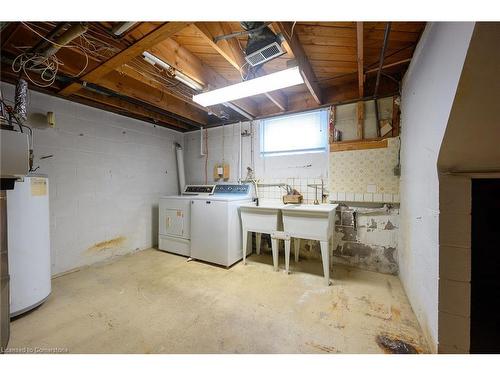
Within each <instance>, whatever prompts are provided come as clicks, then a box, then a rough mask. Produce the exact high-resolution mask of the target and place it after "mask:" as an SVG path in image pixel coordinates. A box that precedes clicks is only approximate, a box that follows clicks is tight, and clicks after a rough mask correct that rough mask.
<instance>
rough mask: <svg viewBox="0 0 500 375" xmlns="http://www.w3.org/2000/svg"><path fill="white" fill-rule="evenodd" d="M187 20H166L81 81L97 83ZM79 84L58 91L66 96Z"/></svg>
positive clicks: (173, 32) (78, 86) (173, 31)
mask: <svg viewBox="0 0 500 375" xmlns="http://www.w3.org/2000/svg"><path fill="white" fill-rule="evenodd" d="M188 25H189V23H188V22H167V23H165V24H163V25H162V26H160V27H158V28H156V29H155V30H153V31H152V32H150V33H149V34H147V35H146V36H144V37H143V38H141V39H139V40H138V41H137V42H135V43H134V44H132V45H131V46H129V47H127V48H125V49H124V50H122V51H121V52H119V53H117V54H116V55H114V56H113V57H111V58H110V59H108V60H107V61H106V62H104V63H102V64H101V65H99V66H98V67H96V68H95V69H93V70H92V71H90V72H89V73H87V74H85V75H84V76H83V77H81V80H82V81H86V82H91V83H96V84H98V83H99V79H100V78H101V77H103V76H105V75H106V74H108V73H110V72H111V71H113V70H115V69H116V68H118V67H120V66H121V65H123V64H124V63H126V62H127V61H130V60H131V59H133V58H134V57H136V56H139V55H140V54H142V53H143V52H144V51H146V50H147V49H149V48H151V47H153V46H154V45H156V44H158V43H160V42H161V41H162V40H165V39H166V38H169V37H170V36H172V35H174V34H175V33H176V32H178V31H180V30H182V29H183V28H185V27H186V26H188ZM80 88H81V85H80V84H79V83H71V84H70V85H68V86H67V87H65V88H64V89H63V90H61V91H60V92H59V94H60V95H63V96H68V95H71V94H73V93H75V92H77V91H78V90H80Z"/></svg>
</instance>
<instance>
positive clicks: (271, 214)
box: [240, 199, 285, 270]
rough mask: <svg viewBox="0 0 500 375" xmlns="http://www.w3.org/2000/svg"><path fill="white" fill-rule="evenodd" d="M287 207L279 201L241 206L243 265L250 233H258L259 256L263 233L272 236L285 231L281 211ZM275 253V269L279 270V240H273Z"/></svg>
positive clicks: (261, 201) (265, 201) (264, 201)
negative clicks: (274, 233)
mask: <svg viewBox="0 0 500 375" xmlns="http://www.w3.org/2000/svg"><path fill="white" fill-rule="evenodd" d="M284 206H285V205H284V204H283V203H282V202H280V201H278V200H272V199H269V200H267V199H266V200H264V199H262V200H260V201H259V205H258V206H257V204H256V203H255V202H252V203H245V204H242V205H241V206H240V214H241V227H242V232H243V263H244V264H245V262H246V256H247V251H248V232H255V233H256V242H257V243H256V246H257V254H260V240H261V235H262V233H265V234H272V233H273V232H276V231H281V230H283V229H282V227H283V224H282V220H281V209H282V208H283V207H284ZM271 247H272V251H273V265H274V269H275V270H278V240H276V239H273V238H272V239H271Z"/></svg>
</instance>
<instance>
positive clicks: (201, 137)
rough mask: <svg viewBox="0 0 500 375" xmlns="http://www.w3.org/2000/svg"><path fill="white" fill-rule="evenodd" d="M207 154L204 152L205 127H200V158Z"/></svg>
mask: <svg viewBox="0 0 500 375" xmlns="http://www.w3.org/2000/svg"><path fill="white" fill-rule="evenodd" d="M205 155H206V154H205V153H204V152H203V126H202V127H200V156H205Z"/></svg>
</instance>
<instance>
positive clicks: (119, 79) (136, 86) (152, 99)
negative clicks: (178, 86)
mask: <svg viewBox="0 0 500 375" xmlns="http://www.w3.org/2000/svg"><path fill="white" fill-rule="evenodd" d="M98 85H99V86H102V87H104V88H106V89H108V90H111V91H113V92H116V93H119V94H122V95H125V96H129V97H131V98H134V99H138V100H141V101H144V102H146V103H148V104H151V105H153V106H155V107H158V108H160V109H162V110H164V111H167V112H171V113H173V114H175V115H177V116H180V117H182V118H186V119H188V120H191V121H192V122H195V123H198V124H206V123H207V120H208V115H207V113H206V112H204V111H202V110H200V109H198V108H196V107H194V106H192V105H191V104H188V103H186V102H185V101H182V100H180V99H179V98H176V97H175V96H172V95H170V94H167V93H165V92H164V91H161V90H158V89H156V88H154V87H151V86H149V85H147V84H145V83H144V82H142V81H140V80H137V79H134V78H131V77H128V76H126V75H124V74H120V73H119V72H117V71H113V72H111V73H109V74H107V75H106V76H104V77H102V78H101V79H100V80H99V83H98Z"/></svg>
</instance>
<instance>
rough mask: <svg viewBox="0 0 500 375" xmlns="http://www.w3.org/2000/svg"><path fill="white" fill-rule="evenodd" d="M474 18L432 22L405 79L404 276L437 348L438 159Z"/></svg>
mask: <svg viewBox="0 0 500 375" xmlns="http://www.w3.org/2000/svg"><path fill="white" fill-rule="evenodd" d="M473 28H474V23H453V22H441V23H439V22H438V23H429V24H428V25H427V27H426V29H425V31H424V33H423V35H422V37H421V39H420V42H419V44H418V46H417V49H416V51H415V54H414V57H413V59H412V62H411V65H410V67H409V70H408V72H407V73H406V75H405V78H404V80H403V89H402V102H401V112H402V117H401V127H402V132H401V142H402V146H401V164H402V173H401V180H400V195H401V212H400V213H401V217H400V240H399V269H400V278H401V280H402V283H403V285H404V288H405V290H406V293H407V295H408V298H409V300H410V303H411V305H412V307H413V310H414V311H415V314H416V316H417V318H418V320H419V322H420V324H421V326H422V328H423V330H424V332H425V333H426V334H427V336H428V339H429V341H430V343H431V344H432V346H433V348H434V350H436V347H437V340H438V259H439V240H438V236H439V182H438V174H437V159H438V154H439V149H440V146H441V142H442V140H443V135H444V132H445V129H446V125H447V123H448V118H449V115H450V110H451V107H452V103H453V99H454V97H455V92H456V90H457V85H458V80H459V78H460V73H461V71H462V67H463V64H464V60H465V55H466V53H467V49H468V46H469V42H470V39H471V35H472V31H473Z"/></svg>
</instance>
